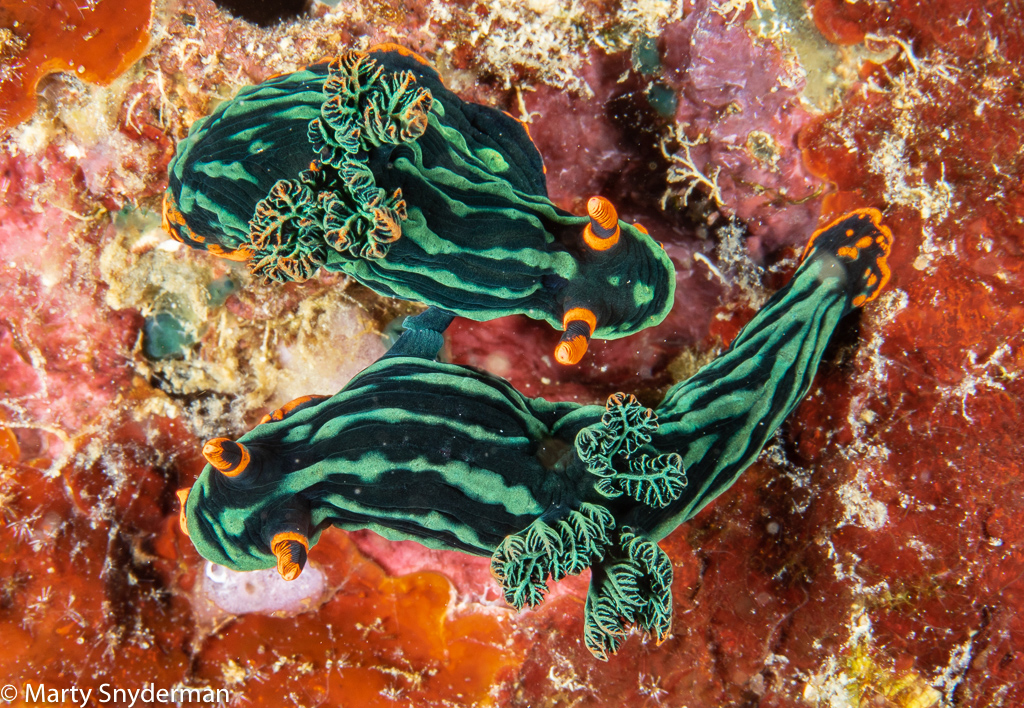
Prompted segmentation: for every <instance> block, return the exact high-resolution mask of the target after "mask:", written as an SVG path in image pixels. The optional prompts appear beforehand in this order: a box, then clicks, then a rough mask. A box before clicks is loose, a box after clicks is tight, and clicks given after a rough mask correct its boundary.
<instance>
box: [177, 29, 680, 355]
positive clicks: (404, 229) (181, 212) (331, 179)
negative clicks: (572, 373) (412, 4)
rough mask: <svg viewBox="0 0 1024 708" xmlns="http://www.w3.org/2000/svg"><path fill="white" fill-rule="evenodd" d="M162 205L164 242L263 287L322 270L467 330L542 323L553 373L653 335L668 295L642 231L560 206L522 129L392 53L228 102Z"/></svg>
mask: <svg viewBox="0 0 1024 708" xmlns="http://www.w3.org/2000/svg"><path fill="white" fill-rule="evenodd" d="M164 207H165V217H166V219H165V226H166V227H167V228H168V230H169V231H170V232H171V233H172V235H174V236H175V237H176V238H178V239H179V240H181V241H183V242H185V243H187V244H189V245H191V246H194V247H196V248H203V249H206V250H209V251H211V252H212V253H215V254H217V255H220V256H224V257H227V258H232V259H236V260H245V261H247V262H248V264H249V267H250V268H251V269H252V270H253V272H254V273H256V274H258V275H261V276H263V277H265V278H268V279H272V280H281V281H283V280H302V279H305V278H308V277H310V276H311V275H313V274H314V273H315V272H316V271H317V270H318V269H319V268H325V269H327V270H332V271H341V272H344V273H347V274H349V275H351V276H352V277H354V278H355V279H356V280H358V281H360V282H361V283H363V284H365V285H367V286H368V287H370V288H372V289H374V290H375V291H377V292H378V293H381V294H383V295H387V296H391V297H397V298H403V299H407V300H414V301H417V302H423V303H425V304H428V305H432V306H435V307H438V308H441V309H443V310H447V311H450V312H453V313H455V314H458V315H461V316H463V317H467V318H469V319H473V320H478V321H482V320H489V319H493V318H497V317H501V316H504V315H508V314H514V313H522V314H526V315H528V316H530V317H533V318H535V319H543V320H546V321H547V322H549V323H550V324H551V325H552V326H554V327H556V328H558V329H564V330H566V333H565V336H564V337H563V340H562V345H561V346H560V348H559V350H558V353H557V358H558V359H559V361H561V362H562V363H575V361H578V360H579V357H581V356H582V355H583V352H584V351H585V350H586V343H587V341H588V340H589V338H590V337H591V336H594V337H599V338H604V339H614V338H618V337H623V336H626V335H629V334H632V333H634V332H636V331H638V330H640V329H643V328H645V327H649V326H651V325H654V324H657V323H659V322H661V321H662V320H663V319H664V318H665V316H666V315H667V313H668V311H669V309H670V308H671V306H672V301H673V297H674V292H675V271H674V268H673V266H672V262H671V260H670V259H669V258H668V256H667V255H666V254H665V252H664V249H662V248H661V246H660V245H659V244H657V243H656V242H655V241H654V240H653V239H652V238H651V237H650V236H648V235H647V232H646V231H645V230H644V229H643V228H642V227H639V226H636V225H632V224H627V223H625V222H623V221H620V220H619V219H618V216H617V213H616V211H615V209H614V207H612V205H611V204H610V203H609V202H608V201H607V200H605V199H603V198H601V197H595V198H592V199H591V200H590V201H589V202H588V206H587V209H588V216H574V215H572V214H569V213H567V212H565V211H563V210H561V209H559V208H558V207H556V206H555V205H554V204H552V202H551V201H550V200H549V199H548V196H547V188H546V184H545V177H544V170H543V164H542V161H541V157H540V154H539V153H538V152H537V150H536V148H535V147H534V145H533V143H532V141H531V140H530V138H529V135H528V133H527V131H526V129H525V128H524V126H523V125H522V124H521V123H520V122H519V121H517V120H515V119H514V118H512V117H511V116H509V115H507V114H505V113H503V112H501V111H498V110H495V109H493V108H489V107H486V106H482V105H478V104H474V103H469V102H465V101H462V100H461V99H460V98H459V97H458V96H456V95H455V94H454V93H452V92H451V91H449V90H448V89H447V88H446V87H445V86H444V84H443V83H442V82H441V80H440V77H439V76H438V74H437V72H436V71H434V70H433V69H432V68H431V67H430V66H428V65H427V64H426V62H425V61H424V60H422V59H420V58H419V57H417V56H415V55H413V54H412V53H411V52H409V51H407V50H402V49H401V48H398V47H395V46H393V45H384V46H383V47H382V48H380V49H376V50H370V51H369V52H365V53H364V52H348V53H346V54H345V55H344V56H342V57H340V58H338V59H334V60H332V61H330V62H326V63H321V64H314V65H312V66H309V67H307V68H305V69H303V70H301V71H298V72H295V73H292V74H287V75H283V76H278V77H276V78H272V79H269V80H267V81H265V82H263V83H262V84H259V85H257V86H252V87H248V88H246V89H243V90H242V91H240V92H239V93H238V95H237V96H236V97H235V98H234V99H232V100H231V101H229V102H227V103H225V104H223V105H221V106H220V107H219V108H218V109H217V110H216V111H215V112H214V113H213V114H212V115H211V116H209V117H207V118H205V119H203V120H202V121H200V122H197V123H196V124H195V125H194V126H193V127H192V130H191V131H190V133H189V136H188V138H187V139H186V140H184V141H183V142H182V143H181V144H180V145H179V146H178V152H177V154H176V155H175V157H174V160H173V161H172V163H171V166H170V183H169V187H168V190H167V193H166V196H165V203H164Z"/></svg>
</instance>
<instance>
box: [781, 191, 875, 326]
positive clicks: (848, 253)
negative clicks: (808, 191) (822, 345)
mask: <svg viewBox="0 0 1024 708" xmlns="http://www.w3.org/2000/svg"><path fill="white" fill-rule="evenodd" d="M891 251H892V231H891V230H890V229H889V227H887V226H886V225H885V224H883V223H882V214H881V212H879V211H878V210H877V209H872V208H866V209H857V210H856V211H852V212H850V213H848V214H844V215H843V216H841V217H839V218H838V219H836V220H835V221H833V222H832V223H830V224H828V225H827V226H824V227H822V228H820V229H818V230H817V231H815V232H814V233H813V234H812V235H811V238H810V240H808V242H807V247H806V248H804V253H803V256H802V257H801V260H807V259H808V258H813V257H815V256H816V255H817V256H819V257H820V256H821V255H822V254H828V255H830V256H834V257H836V258H838V259H840V260H842V261H843V262H844V266H845V268H846V270H847V271H848V272H849V276H848V277H849V278H850V281H851V282H850V285H849V286H848V287H849V288H850V289H851V292H852V293H853V294H852V299H851V303H850V304H851V305H852V306H853V307H860V306H861V305H863V304H864V303H866V302H870V301H871V300H874V299H875V298H876V297H878V295H879V293H880V292H881V291H882V288H884V287H885V285H886V283H888V282H889V277H890V270H889V263H888V258H889V253H890V252H891Z"/></svg>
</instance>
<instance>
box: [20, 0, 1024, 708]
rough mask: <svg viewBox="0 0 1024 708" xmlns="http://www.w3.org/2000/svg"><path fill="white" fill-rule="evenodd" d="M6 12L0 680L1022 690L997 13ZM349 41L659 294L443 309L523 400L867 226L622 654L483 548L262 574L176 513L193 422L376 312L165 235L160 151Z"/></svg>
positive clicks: (1009, 164)
mask: <svg viewBox="0 0 1024 708" xmlns="http://www.w3.org/2000/svg"><path fill="white" fill-rule="evenodd" d="M26 5H27V4H25V3H17V2H10V1H8V0H3V1H2V2H0V120H2V121H3V125H4V133H3V134H2V138H0V195H2V202H0V283H2V285H3V287H2V288H0V520H2V524H0V555H2V560H3V564H2V570H0V631H2V634H3V637H4V641H3V642H2V643H0V669H2V672H0V673H2V674H3V676H4V677H6V680H7V681H10V682H11V683H14V684H17V685H18V686H21V685H22V683H23V682H26V681H29V682H33V683H45V684H46V685H47V687H53V688H58V689H59V688H70V687H72V686H77V687H79V688H86V687H91V688H96V687H98V686H99V685H101V684H103V683H107V684H110V685H111V686H114V687H123V688H133V689H134V688H138V687H140V686H142V685H143V684H144V683H153V684H154V685H155V686H156V687H158V688H167V689H170V688H172V687H175V686H179V687H181V686H190V687H210V688H214V689H216V688H226V689H228V690H229V691H230V695H231V696H232V699H231V703H232V704H233V705H253V706H261V705H267V706H280V705H296V706H315V705H359V706H391V705H415V706H450V705H496V706H535V707H536V706H563V705H565V706H569V705H572V706H586V705H594V706H598V705H624V704H628V705H638V706H639V705H643V706H657V705H666V706H712V705H714V706H763V707H766V708H767V707H769V706H799V705H806V706H828V707H829V708H845V707H846V706H908V707H909V706H914V707H915V708H927V707H930V706H982V707H986V708H987V707H992V708H995V707H997V706H1014V705H1020V704H1021V703H1022V702H1024V621H1022V619H1021V611H1020V610H1021V605H1022V604H1024V524H1021V523H1020V521H1019V519H1020V518H1021V516H1022V513H1024V501H1022V500H1021V494H1020V489H1021V486H1022V483H1024V469H1022V463H1021V460H1022V459H1024V455H1022V451H1024V442H1022V441H1024V421H1022V418H1024V412H1022V411H1021V406H1020V401H1021V395H1022V393H1024V381H1022V379H1021V372H1022V369H1024V349H1022V345H1024V342H1022V335H1021V332H1022V328H1024V305H1022V303H1024V193H1022V192H1024V184H1022V175H1024V150H1022V147H1021V146H1022V144H1024V142H1022V140H1024V114H1022V111H1021V108H1020V106H1021V103H1022V99H1024V95H1022V93H1024V80H1022V76H1021V70H1020V67H1021V66H1022V62H1024V23H1022V20H1021V19H1020V13H1019V9H1020V8H1019V7H1017V6H1016V3H1013V2H994V1H993V2H977V1H973V2H965V1H964V0H944V1H943V2H938V3H927V4H926V3H916V2H910V1H909V0H896V1H895V2H875V1H873V0H861V1H860V2H843V1H842V0H815V1H813V2H811V3H810V4H809V5H805V4H804V3H801V2H795V1H792V0H774V3H773V2H772V1H771V0H753V2H746V1H744V0H621V2H615V3H610V2H604V1H603V0H529V1H528V2H521V1H519V0H516V1H515V2H513V0H492V1H491V2H487V3H476V2H463V1H458V2H442V1H441V0H428V1H425V0H410V1H407V2H398V1H397V0H383V1H381V2H364V1H362V0H341V1H340V2H338V3H337V4H335V5H333V6H328V5H322V4H313V5H312V7H309V8H305V9H303V8H302V7H299V8H297V9H294V11H292V10H289V9H288V8H287V7H286V6H285V5H281V7H282V8H283V9H282V10H281V14H282V15H283V16H282V17H269V18H268V17H255V16H254V17H252V19H254V20H257V21H259V22H261V23H263V24H255V23H253V22H250V21H248V20H246V19H244V17H242V16H241V15H244V13H245V11H246V8H245V7H244V5H245V4H244V3H240V2H236V3H232V4H231V7H230V11H229V10H228V9H223V8H221V7H218V6H217V5H215V4H214V3H213V2H211V1H208V0H181V1H178V2H156V3H154V4H152V5H150V4H149V3H147V2H141V3H139V2H135V3H126V4H123V6H124V9H123V10H122V12H120V13H117V12H110V10H111V9H112V8H113V7H114V6H113V4H111V3H109V0H89V2H80V3H78V4H77V5H76V4H74V3H70V2H61V1H58V0H55V1H54V2H52V3H42V4H41V5H46V6H47V7H48V8H49V12H44V13H34V14H32V13H30V14H19V13H20V12H23V11H24V9H25V8H24V6H26ZM300 5H301V4H300ZM232 12H234V13H235V14H231V13H232ZM268 23H269V24H268ZM115 30H116V32H115ZM119 33H123V34H119ZM384 41H393V42H399V43H401V44H403V45H405V46H407V47H409V48H410V49H413V50H415V51H417V52H419V53H421V54H423V55H424V56H425V57H427V58H428V59H429V60H430V61H432V62H434V63H435V64H436V65H437V66H438V67H439V69H440V71H441V73H442V75H443V77H444V79H445V81H446V83H447V85H448V86H450V87H451V88H452V89H453V90H456V91H458V92H459V93H460V94H461V95H462V96H463V97H465V98H468V99H472V100H476V101H479V102H482V103H486V104H489V105H494V106H497V107H500V108H502V109H504V110H507V111H509V112H510V113H512V114H513V115H515V116H517V117H519V118H521V119H523V120H525V121H527V122H528V124H529V127H530V132H531V135H532V136H533V138H534V140H535V141H536V143H537V145H538V148H539V149H540V152H541V153H542V155H543V156H544V159H545V164H546V167H547V179H548V184H549V190H550V192H551V195H552V197H553V199H555V200H556V201H557V202H558V203H559V204H560V205H561V206H563V207H564V208H566V209H570V210H573V211H576V212H577V213H584V207H583V205H584V204H585V201H586V199H587V198H588V197H590V196H591V195H593V194H601V195H603V196H606V197H608V198H609V199H611V200H612V201H613V203H615V204H616V205H617V206H618V208H619V212H620V214H621V215H622V216H623V217H624V218H626V219H629V220H637V221H640V222H641V223H643V224H644V225H645V226H646V227H647V228H648V230H649V231H650V232H651V233H652V235H654V236H655V237H656V238H658V239H659V240H660V241H662V242H663V243H664V244H665V248H666V250H667V251H668V253H669V254H670V255H671V257H672V258H673V261H674V263H675V265H676V269H677V272H678V283H677V285H678V288H677V295H676V304H675V308H674V310H673V313H672V314H671V315H670V316H669V318H668V319H667V320H666V321H665V322H664V323H662V324H661V325H659V326H658V327H656V328H652V329H649V330H645V331H644V332H642V333H640V334H639V335H637V336H634V337H630V338H628V339H625V340H616V341H611V342H607V341H595V342H593V343H592V345H591V351H590V352H589V353H588V356H587V358H586V359H585V360H584V362H583V364H581V365H580V366H579V367H574V368H566V367H561V366H559V365H558V364H556V363H555V362H554V361H553V360H552V358H551V356H550V352H551V351H552V350H553V349H554V345H555V343H556V342H557V340H558V334H559V333H558V332H555V331H553V330H551V329H550V328H549V327H548V326H547V325H544V324H542V323H536V322H533V321H530V320H527V319H523V318H507V319H503V320H498V321H493V322H489V323H484V324H476V323H469V322H457V323H456V324H455V325H454V326H453V328H452V329H451V330H450V332H449V337H448V346H447V356H449V357H450V358H451V360H452V361H455V362H458V363H465V364H472V365H475V366H479V367H482V368H486V369H488V370H490V371H492V372H494V373H497V374H500V375H502V376H505V377H506V378H508V379H509V380H510V381H511V382H512V383H513V384H514V385H515V386H516V387H518V388H519V389H520V390H523V391H524V392H526V393H528V394H529V395H533V396H536V395H543V396H546V397H548V398H552V399H556V398H558V399H563V400H578V401H586V402H597V401H601V400H603V399H604V397H605V396H606V395H607V394H609V393H611V392H614V391H618V390H626V391H631V392H634V393H636V394H637V395H638V396H639V397H640V398H641V399H642V400H644V401H645V402H646V403H648V404H651V403H655V402H656V401H657V400H658V398H659V396H660V394H661V393H662V392H663V391H664V389H665V388H666V387H667V386H668V385H670V384H671V383H673V382H674V381H678V380H681V379H683V378H686V377H687V376H688V375H689V374H690V373H692V372H693V371H694V370H695V369H696V368H697V367H698V366H699V365H700V364H702V363H703V362H705V361H707V360H708V359H709V358H711V357H712V356H714V354H715V353H716V352H717V351H719V350H720V349H721V348H722V347H723V346H725V345H726V344H727V343H728V342H729V341H730V340H731V338H732V337H733V336H734V335H735V333H736V331H737V330H738V329H739V327H740V326H742V324H743V323H744V322H746V321H747V320H748V319H749V317H750V316H751V314H752V313H753V311H754V310H755V309H756V307H757V306H758V305H759V304H760V303H761V302H763V300H764V299H765V298H766V297H767V296H768V295H769V294H770V293H771V292H773V291H774V289H775V288H777V287H778V286H779V284H780V283H781V282H784V279H785V278H786V277H787V276H788V274H789V273H790V272H791V271H792V269H793V267H794V266H795V263H796V255H797V254H798V252H799V248H800V247H801V246H802V244H803V242H804V241H805V240H806V238H807V236H808V235H809V233H810V232H811V231H812V230H813V229H814V228H815V226H816V224H818V223H819V220H821V221H824V220H825V219H827V218H830V217H834V216H837V215H838V214H840V213H842V212H844V211H846V210H849V209H852V208H858V207H863V206H873V207H876V208H879V209H881V210H883V213H884V214H885V219H886V222H887V223H888V224H889V225H890V226H891V227H892V230H893V232H894V236H895V247H894V249H893V253H892V256H891V259H890V262H891V264H892V266H893V280H892V282H891V284H890V286H889V288H888V290H887V291H886V293H885V294H883V296H882V297H881V298H880V299H879V300H878V301H877V302H874V303H871V304H869V305H868V307H867V308H865V311H864V312H863V314H862V315H860V316H856V317H855V318H853V319H851V321H849V322H846V323H844V325H843V326H842V329H841V332H840V336H838V337H837V341H835V342H833V344H832V346H831V349H830V353H829V354H828V355H827V356H826V363H825V365H824V366H823V367H822V369H821V370H820V372H819V375H818V379H817V385H816V387H815V388H814V389H813V390H812V393H811V395H810V396H809V398H808V399H807V400H806V401H805V402H804V403H803V404H802V405H801V406H800V407H799V408H798V409H797V411H796V413H795V414H794V416H793V417H792V418H791V419H790V420H789V421H788V422H787V424H786V425H785V426H784V428H783V430H782V431H781V433H780V434H779V435H778V436H777V438H776V440H775V441H774V442H773V443H772V444H771V445H770V446H769V448H768V449H767V450H765V452H764V453H763V454H762V456H761V458H760V460H759V461H758V462H757V463H756V464H755V465H754V467H753V468H751V469H750V470H749V471H748V472H747V473H746V474H745V475H744V476H743V477H742V478H741V479H740V481H739V482H738V483H737V484H736V485H735V486H734V487H733V488H732V489H730V490H729V491H728V492H727V493H726V494H724V495H723V496H722V497H720V498H719V499H718V500H717V501H716V502H715V503H714V504H712V505H711V506H710V507H709V508H707V509H705V510H704V511H703V512H702V513H701V514H700V515H698V516H697V517H696V518H695V519H693V520H692V521H691V522H690V523H687V524H685V525H684V526H683V527H681V528H680V529H678V530H677V531H676V532H675V533H674V534H672V535H671V536H670V537H669V538H667V539H666V540H665V541H664V542H663V544H662V545H663V547H664V548H665V550H666V551H667V553H668V554H669V556H670V558H671V560H672V563H673V566H674V572H675V582H674V586H673V594H674V596H675V598H676V600H675V602H676V605H675V608H674V627H673V634H672V636H671V637H670V638H669V639H668V640H667V641H666V642H664V643H663V644H662V645H661V646H655V645H654V644H653V643H647V642H645V641H643V640H642V639H641V637H640V636H639V635H638V636H632V637H630V638H629V639H628V640H627V641H626V643H625V644H624V646H623V648H622V649H621V650H620V652H619V653H618V654H617V655H616V656H615V657H613V658H612V659H611V661H609V662H608V663H607V664H602V663H600V662H597V661H596V660H595V659H593V657H592V656H591V655H590V654H589V653H588V652H587V651H586V649H585V648H584V647H583V645H582V641H581V640H580V637H581V635H582V631H581V623H582V606H583V602H584V595H585V592H586V578H569V579H566V580H565V581H562V582H561V583H559V584H558V587H556V588H555V589H554V590H553V592H552V593H551V595H550V599H549V600H548V601H546V602H545V603H544V604H543V605H541V606H540V607H539V608H537V609H536V610H532V611H527V612H523V613H519V614H516V613H514V612H513V611H512V610H511V609H509V608H508V607H507V606H506V605H505V604H504V602H503V601H502V600H501V597H500V591H499V589H498V587H497V585H496V583H495V582H494V581H493V579H492V578H491V577H490V574H489V571H488V562H487V560H486V559H479V558H471V557H468V556H464V555H461V554H456V553H446V552H438V551H428V550H425V549H423V548H422V547H420V546H418V545H417V544H414V543H408V542H406V543H389V542H387V541H384V540H382V539H381V538H379V537H377V536H375V535H373V534H372V533H370V532H359V533H353V534H345V533H342V532H330V533H327V534H325V536H324V540H323V541H322V542H321V543H320V545H318V546H317V547H316V548H315V549H314V550H313V551H312V552H311V553H310V566H309V568H308V569H307V572H306V573H304V574H303V575H302V576H301V578H300V581H296V583H293V584H285V583H284V582H283V581H281V580H279V578H278V577H277V576H276V574H274V573H272V572H271V573H267V574H263V573H256V574H252V575H246V576H240V575H238V574H233V573H230V572H227V571H225V570H224V569H222V568H218V567H215V566H210V565H208V564H206V563H205V562H204V561H203V560H202V559H201V558H199V557H198V556H197V554H196V553H195V551H194V550H193V548H192V547H191V544H190V543H189V542H188V540H187V539H186V538H185V537H184V536H183V535H182V534H181V533H180V531H179V530H178V527H177V500H176V498H175V495H174V492H175V490H176V489H178V488H179V487H184V486H188V485H189V484H191V483H192V481H193V480H194V479H195V477H196V476H197V475H198V473H199V471H200V470H201V469H202V465H203V463H204V461H203V459H202V457H201V455H200V448H201V445H202V442H203V441H204V440H206V439H208V438H210V437H214V436H218V435H232V436H233V435H237V434H240V433H241V432H242V431H243V430H245V429H246V428H247V427H250V426H251V425H253V424H254V423H255V422H256V421H257V420H258V419H259V418H260V416H262V415H263V414H264V413H266V412H267V411H269V410H272V409H274V408H275V407H277V406H279V405H280V404H282V403H284V402H286V401H288V400H290V399H292V398H295V397H297V396H300V395H303V394H309V393H331V392H333V391H335V390H337V389H339V388H340V387H341V386H342V385H343V384H344V383H345V382H346V381H347V380H348V379H349V378H350V377H351V376H352V375H353V374H355V373H356V372H357V371H359V370H360V369H362V368H363V367H364V366H366V365H367V364H369V363H370V362H371V361H373V360H374V359H375V358H377V357H378V356H379V355H380V354H381V353H382V352H383V351H384V350H385V349H386V347H387V341H388V336H389V332H391V331H392V328H391V327H390V325H391V323H392V322H394V321H395V320H396V318H399V317H401V316H404V315H407V314H410V313H413V312H415V311H417V308H416V306H414V305H410V304H408V303H398V302H394V301H387V300H385V299H383V298H380V297H377V296H376V295H374V294H373V293H371V292H369V291H368V290H366V289H365V288H362V287H360V286H358V285H357V284H355V283H353V282H350V281H348V280H346V279H344V278H341V277H338V276H320V277H317V278H314V279H312V280H310V281H308V282H306V283H303V284H301V285H297V284H290V285H287V286H279V285H273V286H272V285H263V284H260V283H259V282H257V281H256V280H255V279H253V278H252V277H251V276H250V275H249V273H248V272H247V271H246V270H245V268H244V267H242V266H240V265H238V264H235V263H232V262H229V261H224V260H219V259H216V258H213V257H212V256H210V255H209V254H206V253H200V252H193V251H190V250H188V249H187V248H185V247H183V246H181V245H180V244H177V243H176V242H173V241H171V240H170V239H169V238H168V236H167V235H166V234H165V233H164V232H163V231H162V229H161V227H160V195H161V194H162V192H163V190H164V188H165V187H166V183H167V173H166V168H167V164H168V162H169V160H170V157H171V155H172V154H173V151H174V145H175V143H176V141H177V140H179V139H180V138H182V137H183V136H184V135H185V134H186V133H187V130H188V127H189V125H191V123H192V122H193V121H195V120H197V119H198V118H200V117H201V116H203V115H205V114H207V113H208V112H209V111H210V110H211V109H212V108H213V107H214V106H216V105H217V103H218V102H220V101H223V100H225V99H227V98H230V97H231V96H232V95H233V93H234V92H235V91H236V90H237V89H238V88H240V87H242V86H244V85H247V84H250V83H254V82H258V81H261V80H263V79H265V78H267V77H268V76H270V75H272V74H274V73H279V72H285V71H291V70H294V69H296V68H298V67H300V66H302V65H303V64H305V63H308V62H312V61H316V60H318V59H320V58H322V57H324V56H329V55H331V54H332V53H334V52H335V51H337V49H338V48H339V47H366V46H369V45H371V44H375V43H378V42H384ZM58 50H59V51H58ZM55 72H56V73H55ZM95 696H96V694H95V693H94V698H95ZM23 698H24V697H23ZM16 703H17V701H16ZM26 703H27V701H26Z"/></svg>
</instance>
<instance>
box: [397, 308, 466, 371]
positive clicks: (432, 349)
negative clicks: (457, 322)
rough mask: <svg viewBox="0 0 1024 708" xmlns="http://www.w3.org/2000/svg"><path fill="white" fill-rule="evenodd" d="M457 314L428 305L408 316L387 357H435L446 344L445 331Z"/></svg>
mask: <svg viewBox="0 0 1024 708" xmlns="http://www.w3.org/2000/svg"><path fill="white" fill-rule="evenodd" d="M454 319H455V315H453V314H452V313H450V312H448V311H446V310H442V309H440V308H437V307H428V308H427V309H426V310H425V311H423V312H421V313H420V314H418V315H413V316H412V317H406V318H405V322H404V323H403V325H402V326H403V327H404V328H405V329H404V331H403V332H402V333H401V334H400V335H399V337H398V341H397V342H395V343H394V344H393V345H392V346H391V348H390V349H388V351H387V353H386V354H384V356H385V357H396V356H415V357H420V358H422V359H434V358H436V357H437V355H438V353H439V352H440V351H441V347H443V346H444V331H445V330H446V329H448V325H450V324H451V323H452V320H454Z"/></svg>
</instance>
